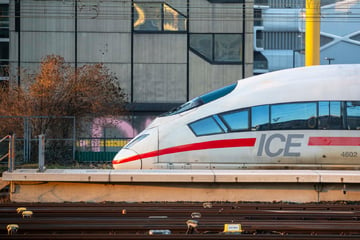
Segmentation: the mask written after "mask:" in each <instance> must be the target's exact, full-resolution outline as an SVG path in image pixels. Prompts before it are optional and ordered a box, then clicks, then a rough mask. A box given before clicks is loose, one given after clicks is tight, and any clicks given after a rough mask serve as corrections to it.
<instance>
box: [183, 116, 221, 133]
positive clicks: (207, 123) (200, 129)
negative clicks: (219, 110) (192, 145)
mask: <svg viewBox="0 0 360 240" xmlns="http://www.w3.org/2000/svg"><path fill="white" fill-rule="evenodd" d="M189 126H190V128H191V130H192V131H193V132H194V133H195V135H196V136H203V135H209V134H216V133H223V130H222V129H221V128H220V126H219V125H218V124H217V123H216V121H215V120H214V119H213V118H212V117H208V118H204V119H201V120H199V121H196V122H193V123H190V124H189Z"/></svg>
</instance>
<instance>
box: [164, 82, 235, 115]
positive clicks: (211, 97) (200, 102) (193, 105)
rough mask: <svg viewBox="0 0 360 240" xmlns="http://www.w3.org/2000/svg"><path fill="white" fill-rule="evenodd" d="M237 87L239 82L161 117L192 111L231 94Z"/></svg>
mask: <svg viewBox="0 0 360 240" xmlns="http://www.w3.org/2000/svg"><path fill="white" fill-rule="evenodd" d="M236 85H237V82H236V83H234V84H231V85H228V86H226V87H223V88H220V89H217V90H214V91H212V92H209V93H206V94H204V95H201V96H199V97H196V98H194V99H192V100H190V101H189V102H186V103H184V104H182V105H181V106H179V107H177V108H174V109H172V110H170V111H169V112H167V113H164V114H163V115H161V116H162V117H163V116H170V115H175V114H178V113H182V112H185V111H188V110H190V109H193V108H196V107H198V106H201V105H203V104H206V103H209V102H212V101H214V100H216V99H218V98H221V97H223V96H225V95H227V94H229V93H230V92H232V91H233V90H234V89H235V87H236Z"/></svg>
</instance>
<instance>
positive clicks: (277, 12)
mask: <svg viewBox="0 0 360 240" xmlns="http://www.w3.org/2000/svg"><path fill="white" fill-rule="evenodd" d="M319 2H320V6H321V16H320V19H319V21H321V22H320V64H350V63H360V58H359V57H358V56H359V55H360V28H359V24H360V1H359V0H319ZM305 3H306V0H297V1H293V0H255V5H254V18H255V21H254V74H261V73H264V72H271V71H276V70H280V69H286V68H293V67H299V66H304V54H305V52H304V49H305Z"/></svg>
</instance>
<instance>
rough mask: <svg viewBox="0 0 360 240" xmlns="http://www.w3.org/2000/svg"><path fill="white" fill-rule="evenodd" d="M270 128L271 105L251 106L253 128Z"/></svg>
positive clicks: (257, 129) (260, 129)
mask: <svg viewBox="0 0 360 240" xmlns="http://www.w3.org/2000/svg"><path fill="white" fill-rule="evenodd" d="M268 129H269V105H264V106H257V107H252V108H251V130H256V131H262V130H268Z"/></svg>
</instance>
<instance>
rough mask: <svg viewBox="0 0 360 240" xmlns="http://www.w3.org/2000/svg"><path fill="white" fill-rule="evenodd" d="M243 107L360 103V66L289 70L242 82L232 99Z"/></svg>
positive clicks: (324, 66) (345, 65) (325, 66)
mask: <svg viewBox="0 0 360 240" xmlns="http://www.w3.org/2000/svg"><path fill="white" fill-rule="evenodd" d="M228 97H229V98H232V99H233V100H234V101H235V102H239V101H238V100H240V99H241V105H244V107H245V105H246V106H256V105H262V104H275V103H282V102H299V101H322V100H327V101H328V100H330V101H332V100H333V101H335V100H336V101H344V100H360V64H344V65H319V66H311V67H301V68H293V69H286V70H281V71H276V72H271V73H267V74H262V75H258V76H254V77H249V78H246V79H243V80H239V81H238V85H237V86H236V89H235V90H234V91H233V92H231V93H230V94H229V96H228Z"/></svg>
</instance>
